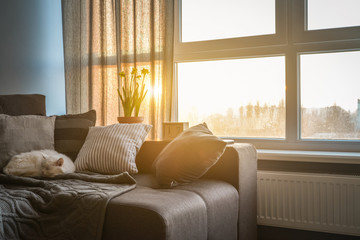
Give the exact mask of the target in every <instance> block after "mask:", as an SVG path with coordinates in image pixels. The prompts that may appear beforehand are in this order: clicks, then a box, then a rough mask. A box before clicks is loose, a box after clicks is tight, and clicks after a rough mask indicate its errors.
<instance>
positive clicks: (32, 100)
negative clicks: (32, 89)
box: [0, 94, 46, 116]
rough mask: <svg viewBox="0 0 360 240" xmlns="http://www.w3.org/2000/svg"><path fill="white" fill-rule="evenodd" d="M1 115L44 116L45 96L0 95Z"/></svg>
mask: <svg viewBox="0 0 360 240" xmlns="http://www.w3.org/2000/svg"><path fill="white" fill-rule="evenodd" d="M0 107H1V109H2V110H1V113H3V114H7V115H11V116H20V115H41V116H46V108H45V96H44V95H41V94H13V95H0Z"/></svg>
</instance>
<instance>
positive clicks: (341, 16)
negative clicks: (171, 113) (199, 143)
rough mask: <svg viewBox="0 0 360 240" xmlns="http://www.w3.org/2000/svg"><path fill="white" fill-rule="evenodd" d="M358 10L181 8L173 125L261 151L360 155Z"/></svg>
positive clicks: (347, 1)
mask: <svg viewBox="0 0 360 240" xmlns="http://www.w3.org/2000/svg"><path fill="white" fill-rule="evenodd" d="M359 2H360V1H357V0H344V1H341V0H274V1H268V0H264V1H261V0H252V1H250V0H249V1H247V0H243V1H231V0H228V1H190V0H182V1H181V0H177V1H176V12H175V15H176V18H175V23H176V24H175V25H176V27H175V30H176V31H175V52H174V53H175V54H174V59H175V68H176V71H175V77H176V80H177V88H176V94H175V96H176V99H175V103H176V106H177V108H175V109H177V112H176V113H175V118H174V120H175V121H188V122H190V125H194V124H197V123H200V122H204V121H205V122H207V123H208V125H209V127H210V129H211V130H212V131H213V132H214V133H215V134H216V135H218V136H221V137H227V138H232V139H234V140H235V141H237V142H251V143H253V144H255V145H256V147H258V148H268V149H298V150H326V151H356V152H360V109H359V108H360V70H359V69H360V68H359V67H358V66H359V64H360V19H359V16H360V15H359V14H358V12H359V10H360V9H359V8H360V5H359Z"/></svg>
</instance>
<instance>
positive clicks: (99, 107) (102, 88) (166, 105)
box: [62, 0, 174, 139]
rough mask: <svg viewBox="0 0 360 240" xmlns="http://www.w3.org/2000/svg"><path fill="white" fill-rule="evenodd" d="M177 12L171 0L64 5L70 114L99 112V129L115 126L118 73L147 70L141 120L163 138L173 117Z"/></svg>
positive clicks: (69, 1) (65, 0) (88, 0)
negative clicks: (162, 131)
mask: <svg viewBox="0 0 360 240" xmlns="http://www.w3.org/2000/svg"><path fill="white" fill-rule="evenodd" d="M173 8H174V3H173V1H172V0H76V1H74V0H62V12H63V37H64V55H65V79H66V105H67V112H68V113H80V112H85V111H87V110H89V109H95V110H96V112H97V125H108V124H113V123H116V122H117V119H116V118H117V117H118V116H120V115H122V110H121V105H120V102H119V99H118V95H117V88H119V87H120V86H121V84H122V83H121V82H120V79H119V76H118V73H119V72H120V71H125V72H130V71H131V68H132V67H134V66H135V67H137V68H138V69H139V70H141V69H142V68H143V67H146V68H148V69H149V70H150V75H149V76H148V78H147V79H146V86H147V89H148V94H147V97H146V99H145V101H144V102H143V104H142V107H141V111H140V114H139V116H140V115H142V116H144V117H145V122H146V123H149V124H151V125H153V129H152V132H151V136H150V137H151V138H152V139H158V138H160V136H161V129H162V122H163V121H168V120H170V117H171V114H172V112H171V110H172V89H173V81H172V76H173V73H172V69H173V60H172V59H173V29H174V28H173V24H174V19H173Z"/></svg>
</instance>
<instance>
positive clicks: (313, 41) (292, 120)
mask: <svg viewBox="0 0 360 240" xmlns="http://www.w3.org/2000/svg"><path fill="white" fill-rule="evenodd" d="M306 6H307V0H276V8H275V9H276V10H275V11H276V33H275V34H269V35H262V36H250V37H240V38H231V39H218V40H209V41H198V42H185V43H182V42H181V20H180V17H181V0H175V14H174V16H175V31H174V79H175V87H174V88H175V90H174V114H173V120H174V121H177V120H178V115H177V69H176V66H177V64H178V63H182V62H199V61H214V60H225V59H241V58H254V57H264V56H285V65H286V66H285V71H286V75H285V76H286V97H285V103H286V131H285V132H286V133H285V139H269V138H246V137H234V138H233V139H234V140H235V141H236V142H248V143H252V144H254V145H255V146H256V147H257V148H260V149H283V150H307V151H339V152H360V141H357V140H313V139H300V131H301V128H300V127H301V126H300V121H301V119H300V75H299V72H300V71H299V69H300V68H299V67H300V55H301V54H303V53H321V52H329V53H330V52H337V51H353V50H357V51H358V50H360V27H348V28H336V29H325V30H312V31H307V30H306V26H307V24H306V16H305V14H306V12H307V11H306Z"/></svg>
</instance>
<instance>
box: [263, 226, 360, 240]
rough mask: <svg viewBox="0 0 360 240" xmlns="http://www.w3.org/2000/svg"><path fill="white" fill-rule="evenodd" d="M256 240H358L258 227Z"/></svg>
mask: <svg viewBox="0 0 360 240" xmlns="http://www.w3.org/2000/svg"><path fill="white" fill-rule="evenodd" d="M257 233H258V238H257V239H258V240H289V239H291V240H304V239H306V240H358V239H359V237H356V236H348V235H341V234H332V233H323V232H314V231H305V230H298V229H290V228H280V227H270V226H263V225H258V230H257Z"/></svg>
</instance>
